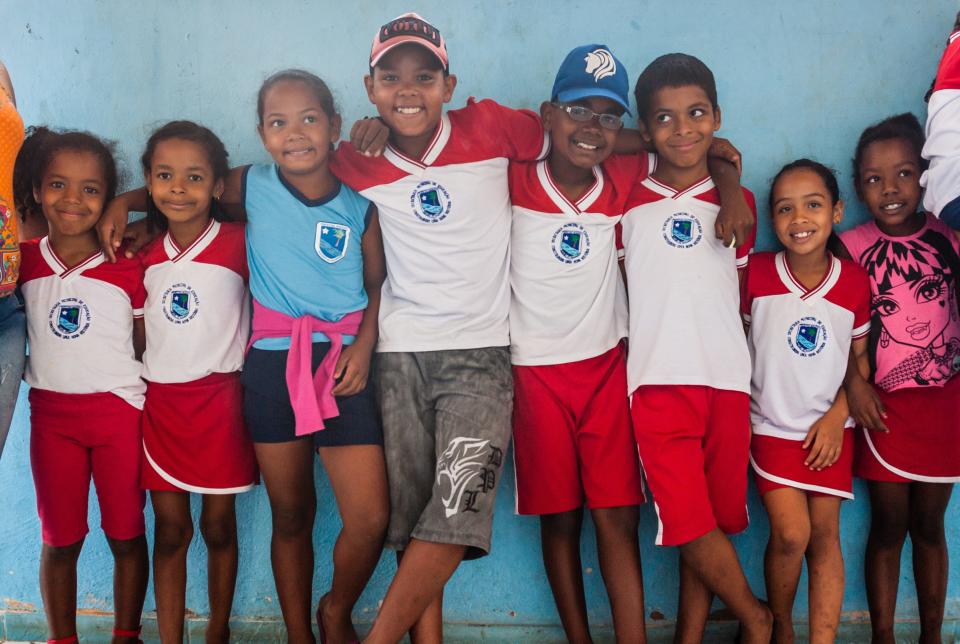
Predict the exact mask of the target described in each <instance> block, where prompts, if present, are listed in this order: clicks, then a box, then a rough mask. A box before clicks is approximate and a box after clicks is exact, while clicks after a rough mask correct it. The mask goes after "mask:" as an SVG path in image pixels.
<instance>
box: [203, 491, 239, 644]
mask: <svg viewBox="0 0 960 644" xmlns="http://www.w3.org/2000/svg"><path fill="white" fill-rule="evenodd" d="M200 534H201V535H203V542H204V543H205V544H206V546H207V596H208V597H209V602H210V620H209V621H208V622H207V632H206V641H207V642H208V644H216V643H219V644H227V643H228V642H229V641H230V612H231V609H232V608H233V594H234V592H235V591H236V587H237V557H238V546H237V513H236V496H235V495H233V494H222V495H221V494H206V495H204V497H203V509H202V510H201V512H200Z"/></svg>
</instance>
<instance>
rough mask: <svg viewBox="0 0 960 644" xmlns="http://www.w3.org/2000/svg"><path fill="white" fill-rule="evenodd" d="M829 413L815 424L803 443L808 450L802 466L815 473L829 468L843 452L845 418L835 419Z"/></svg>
mask: <svg viewBox="0 0 960 644" xmlns="http://www.w3.org/2000/svg"><path fill="white" fill-rule="evenodd" d="M834 416H836V414H831V413H830V412H829V411H828V412H827V413H826V414H824V415H823V416H822V417H821V418H820V420H818V421H817V422H815V423H814V424H813V426H812V427H811V428H810V431H808V432H807V438H806V439H805V440H804V441H803V449H806V450H809V453H808V454H807V458H806V459H804V461H803V464H804V465H806V466H807V467H809V468H810V469H811V470H813V471H815V472H819V471H820V470H822V469H824V468H826V467H830V466H831V465H833V464H834V463H836V462H837V461H838V460H839V459H840V452H841V451H842V450H843V432H844V427H843V426H844V424H845V423H846V418H835V417H834Z"/></svg>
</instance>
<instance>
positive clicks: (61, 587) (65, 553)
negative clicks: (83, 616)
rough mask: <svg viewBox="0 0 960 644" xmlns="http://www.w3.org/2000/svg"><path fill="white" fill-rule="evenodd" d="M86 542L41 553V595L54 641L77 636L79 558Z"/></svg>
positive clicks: (45, 549) (44, 546)
mask: <svg viewBox="0 0 960 644" xmlns="http://www.w3.org/2000/svg"><path fill="white" fill-rule="evenodd" d="M81 548H83V539H81V540H80V541H78V542H76V543H74V544H71V545H69V546H60V547H54V546H48V545H47V544H43V548H42V549H41V551H40V594H41V596H42V597H43V610H44V612H46V614H47V629H48V630H49V631H50V639H63V638H66V637H70V636H71V635H76V633H77V559H79V558H80V549H81Z"/></svg>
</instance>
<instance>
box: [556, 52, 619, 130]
mask: <svg viewBox="0 0 960 644" xmlns="http://www.w3.org/2000/svg"><path fill="white" fill-rule="evenodd" d="M591 96H603V97H605V98H609V99H611V100H614V101H616V102H617V103H619V104H620V105H622V106H623V109H624V110H626V112H627V114H630V81H629V80H628V79H627V70H626V69H625V68H624V67H623V63H621V62H620V61H619V60H618V59H617V57H616V56H614V55H613V54H612V53H611V52H610V50H609V49H608V48H607V46H606V45H583V46H582V47H577V48H576V49H574V50H573V51H571V52H570V53H569V54H567V57H566V58H564V59H563V63H561V65H560V70H559V71H558V72H557V78H556V79H555V80H554V81H553V90H552V91H551V92H550V100H552V101H558V102H560V103H567V102H570V101H576V100H579V99H581V98H589V97H591Z"/></svg>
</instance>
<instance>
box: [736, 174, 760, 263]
mask: <svg viewBox="0 0 960 644" xmlns="http://www.w3.org/2000/svg"><path fill="white" fill-rule="evenodd" d="M742 190H743V196H744V198H746V200H747V205H748V206H750V210H751V211H752V212H753V230H751V231H750V238H749V239H747V241H746V243H745V244H743V245H742V246H740V247H739V248H737V268H738V269H744V268H746V267H747V263H748V262H749V261H750V252H751V251H753V246H754V244H755V243H756V241H757V200H756V199H755V198H754V196H753V193H752V192H750V191H749V190H747V189H746V188H743V189H742Z"/></svg>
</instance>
